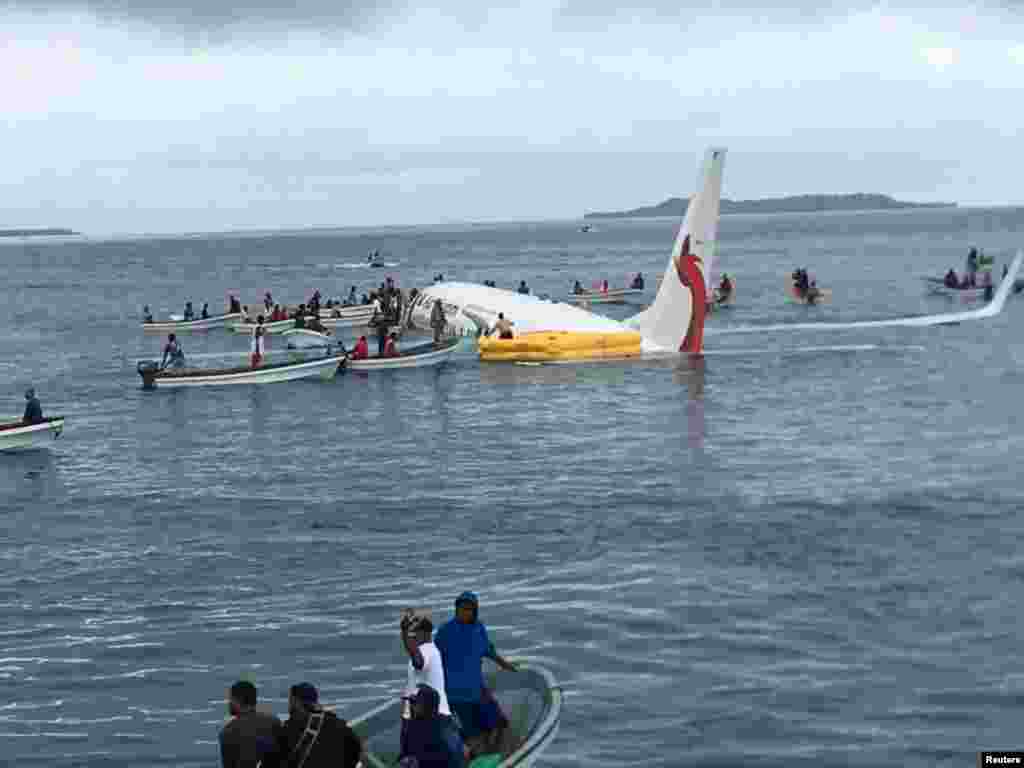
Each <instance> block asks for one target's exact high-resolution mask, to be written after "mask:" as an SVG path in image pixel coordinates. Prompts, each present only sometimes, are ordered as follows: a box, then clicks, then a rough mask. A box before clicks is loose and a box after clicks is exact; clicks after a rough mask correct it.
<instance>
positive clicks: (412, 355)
mask: <svg viewBox="0 0 1024 768" xmlns="http://www.w3.org/2000/svg"><path fill="white" fill-rule="evenodd" d="M460 341H461V339H449V340H447V341H443V342H441V343H440V344H436V345H435V344H434V343H430V344H422V345H420V346H417V347H410V348H409V349H408V350H406V351H404V352H401V353H400V354H399V355H398V357H368V358H365V359H363V360H353V359H352V358H349V359H348V361H347V362H346V363H345V368H346V369H348V370H350V371H385V370H391V369H394V368H424V367H426V366H428V365H440V364H441V363H443V362H445V361H446V360H447V359H448V358H449V357H451V355H452V353H453V352H454V351H455V348H456V347H458V346H459V342H460Z"/></svg>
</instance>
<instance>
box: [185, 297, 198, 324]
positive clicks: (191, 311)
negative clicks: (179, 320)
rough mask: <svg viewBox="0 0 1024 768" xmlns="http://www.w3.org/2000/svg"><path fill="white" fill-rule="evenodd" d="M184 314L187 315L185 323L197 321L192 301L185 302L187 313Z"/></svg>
mask: <svg viewBox="0 0 1024 768" xmlns="http://www.w3.org/2000/svg"><path fill="white" fill-rule="evenodd" d="M184 314H185V322H189V321H190V320H195V319H196V313H195V310H194V309H192V302H191V301H186V302H185V313H184Z"/></svg>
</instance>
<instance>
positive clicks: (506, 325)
mask: <svg viewBox="0 0 1024 768" xmlns="http://www.w3.org/2000/svg"><path fill="white" fill-rule="evenodd" d="M491 333H492V334H493V333H497V334H498V338H499V339H514V338H515V334H514V333H513V331H512V321H511V320H506V319H505V313H504V312H499V313H498V321H497V322H496V323H495V324H494V329H493V330H492V331H491Z"/></svg>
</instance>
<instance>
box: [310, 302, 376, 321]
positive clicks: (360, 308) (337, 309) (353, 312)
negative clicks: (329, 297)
mask: <svg viewBox="0 0 1024 768" xmlns="http://www.w3.org/2000/svg"><path fill="white" fill-rule="evenodd" d="M364 316H369V317H373V304H355V305H350V306H347V307H346V306H333V307H330V308H328V307H320V319H321V320H347V319H350V318H363V317H364Z"/></svg>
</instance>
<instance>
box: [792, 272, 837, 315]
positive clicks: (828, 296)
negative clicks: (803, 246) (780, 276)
mask: <svg viewBox="0 0 1024 768" xmlns="http://www.w3.org/2000/svg"><path fill="white" fill-rule="evenodd" d="M786 301H789V302H793V303H795V304H807V305H808V306H809V305H812V304H826V303H828V302H830V301H832V289H831V288H819V287H818V281H817V280H815V279H814V277H813V276H812V275H810V274H809V273H808V272H807V270H806V269H803V268H802V267H801V268H797V269H795V270H794V271H793V274H791V275H790V276H789V280H788V281H787V282H786Z"/></svg>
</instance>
